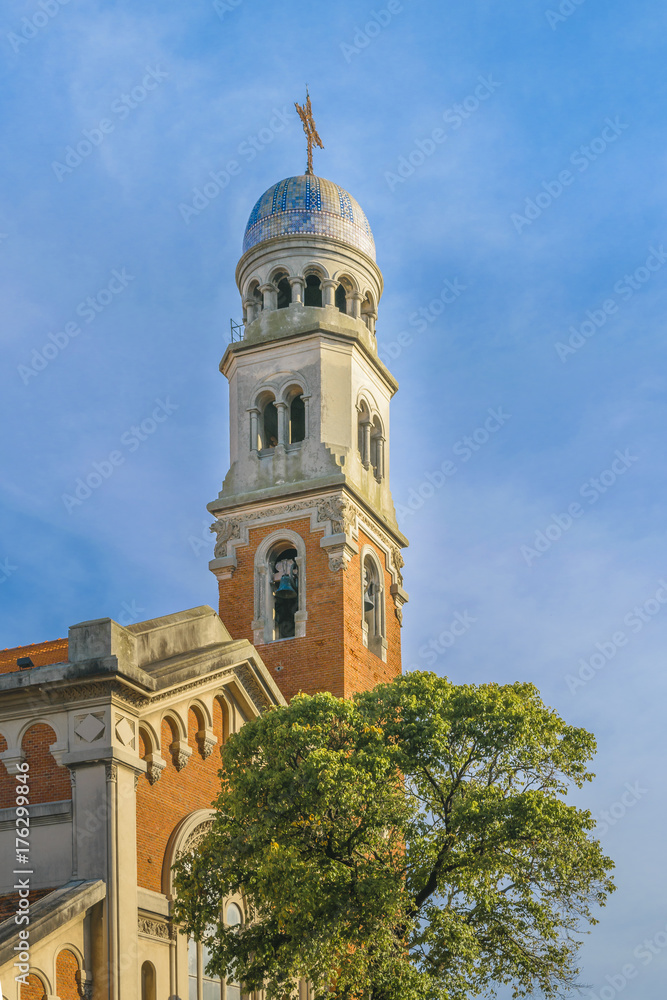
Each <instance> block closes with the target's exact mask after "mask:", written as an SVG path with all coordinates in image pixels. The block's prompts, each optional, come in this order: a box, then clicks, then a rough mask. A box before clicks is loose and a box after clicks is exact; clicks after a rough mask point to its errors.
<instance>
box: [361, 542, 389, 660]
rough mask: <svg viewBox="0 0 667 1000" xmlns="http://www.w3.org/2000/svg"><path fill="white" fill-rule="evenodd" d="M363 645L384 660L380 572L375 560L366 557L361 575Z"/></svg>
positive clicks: (382, 594) (383, 615)
mask: <svg viewBox="0 0 667 1000" xmlns="http://www.w3.org/2000/svg"><path fill="white" fill-rule="evenodd" d="M362 602H363V632H364V643H365V645H367V646H368V648H369V649H370V650H371V652H373V653H375V655H376V656H380V657H381V658H382V659H384V658H385V649H386V642H385V611H384V587H383V584H382V571H381V569H380V567H379V565H378V562H377V560H376V559H375V558H374V557H373V556H371V555H366V556H365V557H364V560H363V575H362Z"/></svg>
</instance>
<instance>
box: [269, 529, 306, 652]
mask: <svg viewBox="0 0 667 1000" xmlns="http://www.w3.org/2000/svg"><path fill="white" fill-rule="evenodd" d="M296 555H297V552H296V549H292V548H286V547H285V546H284V545H278V546H276V548H275V549H274V550H273V553H272V554H271V558H270V560H269V565H270V571H271V592H272V595H273V636H274V639H291V638H293V636H294V635H295V632H296V623H295V620H294V615H295V614H296V612H297V611H298V610H299V570H298V567H297V564H296Z"/></svg>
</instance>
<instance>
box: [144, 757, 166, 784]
mask: <svg viewBox="0 0 667 1000" xmlns="http://www.w3.org/2000/svg"><path fill="white" fill-rule="evenodd" d="M146 765H147V767H146V777H147V778H148V781H149V784H151V785H154V784H155V782H156V781H159V779H160V775H161V774H162V772H163V771H164V769H165V767H166V766H167V764H166V761H164V760H163V759H162V757H159V756H158V755H157V754H154V753H149V754H148V755H147V756H146Z"/></svg>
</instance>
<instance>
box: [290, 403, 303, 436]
mask: <svg viewBox="0 0 667 1000" xmlns="http://www.w3.org/2000/svg"><path fill="white" fill-rule="evenodd" d="M305 436H306V404H305V403H304V401H303V396H302V395H301V394H299V395H298V396H295V397H294V399H293V400H292V402H291V403H290V407H289V440H290V444H296V442H297V441H303V439H304V438H305Z"/></svg>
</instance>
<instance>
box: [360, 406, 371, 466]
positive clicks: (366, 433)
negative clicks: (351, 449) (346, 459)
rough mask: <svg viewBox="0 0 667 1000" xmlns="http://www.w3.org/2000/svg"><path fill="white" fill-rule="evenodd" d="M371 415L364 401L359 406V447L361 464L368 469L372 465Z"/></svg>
mask: <svg viewBox="0 0 667 1000" xmlns="http://www.w3.org/2000/svg"><path fill="white" fill-rule="evenodd" d="M370 445H371V415H370V413H369V411H368V406H367V405H366V403H365V402H364V401H363V400H362V401H361V403H360V405H359V416H358V418H357V447H358V449H359V457H360V458H361V464H362V465H363V466H364V468H366V469H367V468H368V466H369V465H370V460H371V454H370V450H371V449H370Z"/></svg>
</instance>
